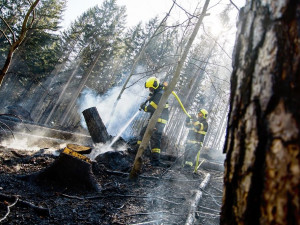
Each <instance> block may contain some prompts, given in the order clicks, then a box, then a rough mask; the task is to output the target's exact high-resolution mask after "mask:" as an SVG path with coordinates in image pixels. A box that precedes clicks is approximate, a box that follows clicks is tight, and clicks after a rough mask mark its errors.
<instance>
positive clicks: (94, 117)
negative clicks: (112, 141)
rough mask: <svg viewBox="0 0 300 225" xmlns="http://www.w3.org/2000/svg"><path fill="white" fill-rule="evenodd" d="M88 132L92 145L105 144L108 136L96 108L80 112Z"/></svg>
mask: <svg viewBox="0 0 300 225" xmlns="http://www.w3.org/2000/svg"><path fill="white" fill-rule="evenodd" d="M82 114H83V116H84V119H85V122H86V124H87V127H88V130H89V132H90V135H91V137H92V140H93V142H94V143H106V141H108V140H109V138H110V136H109V134H108V133H107V130H106V127H105V125H104V123H103V122H102V119H101V117H100V116H99V113H98V111H97V108H96V107H92V108H88V109H86V110H84V111H83V112H82Z"/></svg>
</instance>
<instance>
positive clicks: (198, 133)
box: [183, 109, 208, 172]
mask: <svg viewBox="0 0 300 225" xmlns="http://www.w3.org/2000/svg"><path fill="white" fill-rule="evenodd" d="M207 117H208V112H207V111H206V110H205V109H201V110H200V111H199V113H198V115H197V117H195V116H194V117H192V119H190V117H187V118H186V126H187V127H188V128H189V133H188V136H187V140H186V147H185V152H184V160H183V164H184V165H183V166H184V167H185V168H188V169H189V168H190V169H193V170H194V172H196V171H197V168H198V165H199V157H200V150H201V147H202V145H203V141H204V137H205V135H206V132H207V129H208V123H207V120H206V119H207Z"/></svg>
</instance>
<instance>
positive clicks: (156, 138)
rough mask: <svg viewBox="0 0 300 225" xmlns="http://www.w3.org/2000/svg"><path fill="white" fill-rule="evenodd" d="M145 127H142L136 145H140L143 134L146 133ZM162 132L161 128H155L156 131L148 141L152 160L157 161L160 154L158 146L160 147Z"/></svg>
mask: <svg viewBox="0 0 300 225" xmlns="http://www.w3.org/2000/svg"><path fill="white" fill-rule="evenodd" d="M146 129H147V126H145V127H143V129H142V130H141V133H140V136H139V141H138V144H140V142H141V140H142V138H143V136H144V134H145V132H146ZM162 131H163V128H161V127H156V129H155V130H154V131H153V133H152V136H151V139H150V147H151V153H152V154H151V155H152V158H153V159H154V160H156V159H157V160H159V155H160V152H161V149H160V146H161V138H162Z"/></svg>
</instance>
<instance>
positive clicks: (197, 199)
mask: <svg viewBox="0 0 300 225" xmlns="http://www.w3.org/2000/svg"><path fill="white" fill-rule="evenodd" d="M209 179H210V174H209V173H207V174H206V176H205V178H204V180H203V181H202V183H201V184H200V186H199V190H197V191H196V193H195V197H194V200H193V201H192V203H191V206H190V210H189V214H188V217H187V220H186V222H185V225H193V224H194V221H195V212H196V210H197V207H198V204H199V202H200V199H201V197H202V190H203V189H204V188H205V187H206V185H207V184H208V182H209Z"/></svg>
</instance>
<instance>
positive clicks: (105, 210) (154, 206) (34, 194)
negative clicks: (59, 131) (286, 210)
mask: <svg viewBox="0 0 300 225" xmlns="http://www.w3.org/2000/svg"><path fill="white" fill-rule="evenodd" d="M57 153H59V152H57ZM58 155H59V154H56V155H54V154H52V153H51V152H47V151H44V150H41V151H35V152H32V151H21V150H17V149H10V148H4V147H0V221H1V219H3V221H2V223H3V224H185V222H186V220H187V217H188V215H189V210H190V206H191V203H192V202H193V199H194V193H195V192H196V191H200V190H199V186H200V184H201V183H202V182H203V180H204V177H205V176H206V174H207V173H209V174H210V175H211V177H210V180H209V182H208V184H207V186H206V187H205V189H204V190H202V197H201V199H200V202H199V205H198V207H197V209H196V212H195V218H196V220H195V224H208V225H215V224H219V212H220V205H221V199H222V186H223V172H220V171H215V170H204V169H200V170H199V173H197V174H193V173H191V172H189V171H185V170H183V169H182V168H181V166H180V164H179V163H176V161H175V162H172V161H167V160H165V161H164V163H165V164H167V165H168V167H152V166H151V165H150V163H149V159H148V158H147V157H146V158H145V159H144V165H143V168H142V172H141V174H140V175H139V178H138V179H137V180H135V181H132V180H129V179H128V172H129V171H130V166H131V165H130V162H132V161H133V156H132V155H130V154H126V152H124V153H122V157H123V158H122V159H123V160H124V158H125V159H126V160H127V161H128V162H129V167H128V165H127V166H126V165H125V166H123V167H115V168H111V167H109V165H108V164H107V163H108V161H107V160H105V158H104V160H101V159H99V160H98V158H96V161H94V162H93V163H92V164H93V165H92V171H93V174H94V175H95V178H96V180H97V182H98V184H100V186H101V191H100V192H95V191H86V190H82V189H73V188H70V187H65V186H63V185H62V186H61V185H59V184H55V183H52V182H51V181H49V182H47V181H46V182H44V183H42V184H41V183H39V184H38V183H35V182H33V181H28V180H25V179H23V178H24V175H30V174H33V173H35V172H38V171H41V170H43V169H44V168H47V167H49V166H50V165H52V163H53V162H54V161H55V160H56V159H57V158H58ZM102 159H103V158H102ZM118 163H120V161H119V162H117V164H118ZM16 199H17V200H18V201H17V203H16V204H15V205H13V206H11V207H10V208H9V209H10V212H9V213H8V206H10V205H12V204H13V203H14V202H15V201H16ZM34 206H35V207H34ZM0 223H1V222H0Z"/></svg>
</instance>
